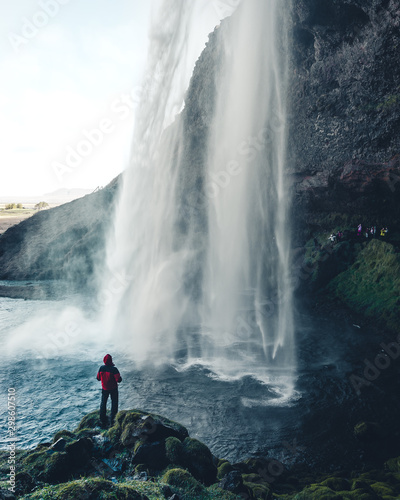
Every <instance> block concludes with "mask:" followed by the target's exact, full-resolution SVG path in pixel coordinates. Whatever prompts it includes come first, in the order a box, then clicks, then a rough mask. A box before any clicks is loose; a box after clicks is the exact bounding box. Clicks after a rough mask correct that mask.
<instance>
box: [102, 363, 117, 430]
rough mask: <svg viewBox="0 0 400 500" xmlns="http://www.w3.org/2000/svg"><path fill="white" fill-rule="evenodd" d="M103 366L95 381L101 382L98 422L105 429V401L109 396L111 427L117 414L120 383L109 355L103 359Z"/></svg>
mask: <svg viewBox="0 0 400 500" xmlns="http://www.w3.org/2000/svg"><path fill="white" fill-rule="evenodd" d="M103 362H104V365H102V366H100V368H99V371H98V372H97V380H99V381H101V387H102V390H101V403H100V421H101V425H102V427H107V416H106V412H107V400H108V396H111V426H112V425H113V424H114V419H115V415H116V414H117V413H118V384H119V383H120V382H122V378H121V375H120V373H119V371H118V368H117V367H116V366H115V365H114V363H113V360H112V357H111V355H110V354H106V355H105V356H104V358H103Z"/></svg>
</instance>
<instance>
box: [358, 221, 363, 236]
mask: <svg viewBox="0 0 400 500" xmlns="http://www.w3.org/2000/svg"><path fill="white" fill-rule="evenodd" d="M361 231H362V224H358V229H357V236H361Z"/></svg>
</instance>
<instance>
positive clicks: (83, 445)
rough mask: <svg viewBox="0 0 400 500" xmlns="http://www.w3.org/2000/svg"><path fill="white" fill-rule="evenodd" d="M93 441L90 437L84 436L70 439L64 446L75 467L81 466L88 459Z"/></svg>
mask: <svg viewBox="0 0 400 500" xmlns="http://www.w3.org/2000/svg"><path fill="white" fill-rule="evenodd" d="M92 450H93V442H92V440H91V439H90V438H88V437H84V438H80V439H77V440H75V441H72V442H71V443H69V444H67V445H66V446H65V451H66V453H67V454H68V457H69V458H70V460H71V461H72V462H73V463H74V466H75V467H82V466H84V465H85V464H87V463H88V462H89V461H90V458H91V452H92Z"/></svg>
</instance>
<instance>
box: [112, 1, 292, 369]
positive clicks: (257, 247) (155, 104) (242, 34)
mask: <svg viewBox="0 0 400 500" xmlns="http://www.w3.org/2000/svg"><path fill="white" fill-rule="evenodd" d="M173 3H174V9H171V5H170V4H171V2H169V1H165V2H163V3H162V4H161V8H160V10H159V14H158V17H157V18H156V20H155V26H156V32H157V36H156V37H153V38H152V40H151V44H150V52H149V69H148V73H147V78H146V80H145V85H144V89H145V92H144V95H143V100H142V103H141V105H140V108H139V111H138V120H137V124H136V131H135V136H134V140H133V144H132V161H131V164H130V166H129V168H128V169H127V171H126V172H125V175H124V179H123V186H122V189H121V196H120V199H119V203H118V208H117V212H116V218H115V227H114V232H113V234H112V236H111V237H110V239H109V245H108V273H110V274H108V276H109V275H115V274H118V275H119V276H124V278H126V285H125V287H124V290H123V293H122V294H121V295H120V296H119V299H118V300H117V301H113V302H112V304H110V306H109V307H107V308H106V309H105V314H104V316H103V324H104V327H105V329H106V330H107V331H108V333H109V335H110V336H112V338H113V339H115V341H116V343H117V344H119V345H120V346H124V350H125V352H126V353H128V354H130V355H131V356H132V358H133V359H134V360H136V361H137V362H139V361H141V362H144V363H155V364H157V363H163V362H164V363H172V364H174V363H175V364H177V365H180V366H184V365H185V364H187V363H189V364H190V362H191V360H201V361H202V362H203V363H204V364H205V365H206V366H210V367H214V368H215V370H216V371H218V372H220V373H221V374H223V373H227V374H229V373H230V372H231V369H232V367H234V369H235V371H236V372H237V373H248V371H249V369H251V370H252V372H253V373H254V374H255V375H259V376H260V377H261V376H262V374H264V373H265V371H266V370H278V371H282V372H283V371H286V372H290V373H293V372H294V370H295V346H294V320H293V300H292V289H291V286H290V282H291V280H290V270H289V269H290V226H289V222H288V210H289V205H290V201H289V195H288V187H287V186H286V182H285V168H286V140H287V137H286V136H287V124H286V116H287V104H286V93H287V79H288V57H289V56H288V54H289V49H290V47H289V39H288V36H287V26H286V23H287V19H286V17H287V11H288V5H282V2H279V0H248V1H246V2H242V3H241V4H240V5H239V6H238V8H237V10H236V12H235V13H234V14H233V15H232V17H231V18H229V19H227V20H225V21H224V22H223V23H222V24H221V26H220V27H219V28H218V29H216V30H215V31H214V33H213V34H212V35H211V36H210V39H209V42H208V45H207V47H206V49H205V51H204V53H203V54H202V56H201V57H200V59H199V60H198V62H197V65H196V68H195V70H194V73H193V77H192V80H191V82H190V85H189V89H188V91H187V93H186V96H185V104H184V106H183V96H184V90H185V82H184V81H183V80H182V71H183V70H184V68H185V67H186V65H187V62H186V61H187V59H186V55H187V46H188V39H189V38H190V33H191V29H192V26H193V5H195V2H194V3H193V5H192V4H189V3H188V2H183V1H176V2H173ZM153 32H154V31H153ZM200 80H201V82H200ZM199 82H200V83H199ZM178 111H179V114H178V115H176V116H174V115H175V114H176V113H177V112H178ZM105 274H106V275H107V272H106V273H105ZM106 279H107V278H106ZM272 297H279V300H276V301H274V307H273V310H272V311H271V310H270V309H269V304H270V303H271V298H272ZM249 318H251V320H249ZM244 325H245V326H244ZM249 367H250V368H249Z"/></svg>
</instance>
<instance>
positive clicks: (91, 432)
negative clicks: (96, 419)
mask: <svg viewBox="0 0 400 500" xmlns="http://www.w3.org/2000/svg"><path fill="white" fill-rule="evenodd" d="M98 433H99V432H98V430H95V429H91V428H90V427H85V428H83V429H80V430H79V431H78V432H76V433H75V436H76V437H77V438H81V437H93V436H96V434H98Z"/></svg>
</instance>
